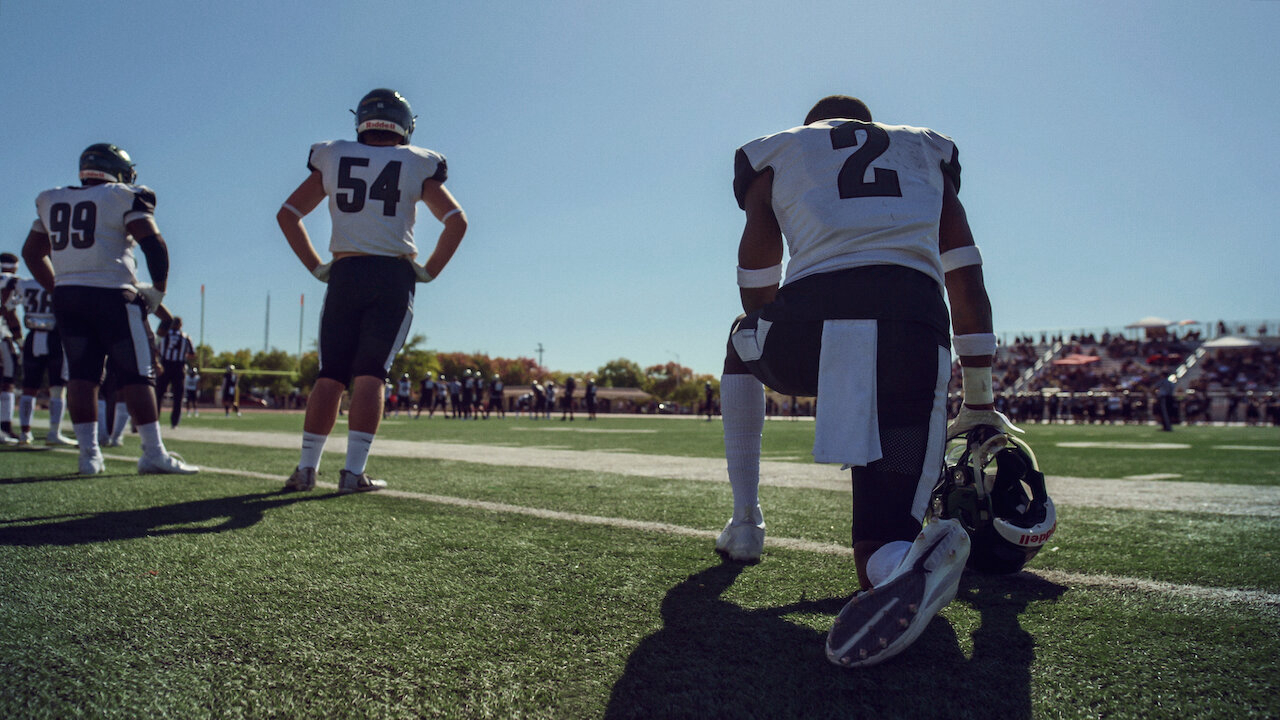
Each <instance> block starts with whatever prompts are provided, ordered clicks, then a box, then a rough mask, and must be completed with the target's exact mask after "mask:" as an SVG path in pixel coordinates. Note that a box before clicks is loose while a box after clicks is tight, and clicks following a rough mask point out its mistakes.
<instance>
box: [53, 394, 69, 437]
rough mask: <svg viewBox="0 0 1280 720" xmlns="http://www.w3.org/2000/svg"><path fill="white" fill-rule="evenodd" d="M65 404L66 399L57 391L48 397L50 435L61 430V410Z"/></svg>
mask: <svg viewBox="0 0 1280 720" xmlns="http://www.w3.org/2000/svg"><path fill="white" fill-rule="evenodd" d="M66 406H67V402H66V400H63V399H62V393H61V392H58V393H57V394H56V395H54V396H53V397H50V398H49V435H50V437H52V436H54V435H57V434H58V433H59V432H61V431H62V411H63V408H65V407H66Z"/></svg>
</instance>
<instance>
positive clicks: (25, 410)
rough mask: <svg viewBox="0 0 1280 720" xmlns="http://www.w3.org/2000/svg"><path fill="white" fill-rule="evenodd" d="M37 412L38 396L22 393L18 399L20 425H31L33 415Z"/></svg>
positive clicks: (24, 426) (27, 426) (23, 426)
mask: <svg viewBox="0 0 1280 720" xmlns="http://www.w3.org/2000/svg"><path fill="white" fill-rule="evenodd" d="M35 414H36V396H35V395H28V394H26V393H22V399H21V400H19V401H18V427H20V428H29V427H31V417H32V416H33V415H35Z"/></svg>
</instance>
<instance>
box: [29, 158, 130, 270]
mask: <svg viewBox="0 0 1280 720" xmlns="http://www.w3.org/2000/svg"><path fill="white" fill-rule="evenodd" d="M155 210H156V195H155V193H153V192H151V189H150V188H147V187H144V186H141V185H128V184H125V183H103V184H101V185H75V186H68V187H59V188H53V189H52V190H45V191H44V192H42V193H40V195H39V196H37V197H36V211H37V212H38V213H39V215H40V217H39V218H37V219H36V221H35V223H33V224H32V226H31V229H32V230H35V231H36V232H40V233H43V234H45V235H48V236H49V242H50V244H51V245H52V247H53V253H52V254H51V255H50V259H51V260H52V261H53V272H54V275H55V279H56V282H57V284H58V285H87V286H89V287H104V288H127V287H131V286H133V285H134V284H135V283H136V282H137V281H138V280H137V275H136V273H137V268H138V263H137V261H136V260H135V259H134V257H133V244H134V240H133V237H131V236H130V235H129V231H128V230H126V229H125V226H126V225H127V224H128V223H131V222H133V221H134V220H140V219H142V218H146V217H151V216H152V215H154V214H155Z"/></svg>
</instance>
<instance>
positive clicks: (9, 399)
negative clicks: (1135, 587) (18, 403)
mask: <svg viewBox="0 0 1280 720" xmlns="http://www.w3.org/2000/svg"><path fill="white" fill-rule="evenodd" d="M13 398H14V395H13V391H12V390H5V391H4V392H0V422H3V423H10V424H12V423H13Z"/></svg>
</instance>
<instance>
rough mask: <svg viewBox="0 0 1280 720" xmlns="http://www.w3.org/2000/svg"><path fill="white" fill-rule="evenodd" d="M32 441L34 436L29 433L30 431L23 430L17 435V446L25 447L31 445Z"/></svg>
mask: <svg viewBox="0 0 1280 720" xmlns="http://www.w3.org/2000/svg"><path fill="white" fill-rule="evenodd" d="M34 441H35V437H34V436H33V435H32V434H31V432H30V431H27V432H24V433H22V434H21V435H19V436H18V446H19V447H27V446H29V445H31V443H32V442H34Z"/></svg>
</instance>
